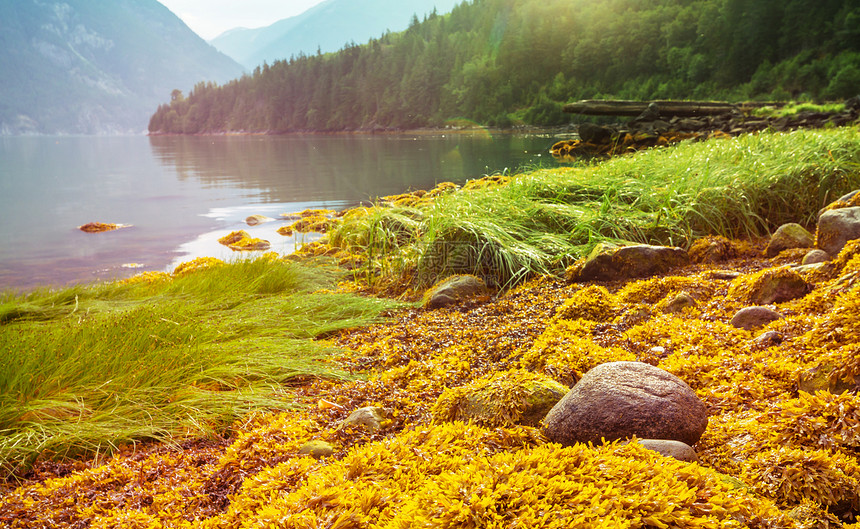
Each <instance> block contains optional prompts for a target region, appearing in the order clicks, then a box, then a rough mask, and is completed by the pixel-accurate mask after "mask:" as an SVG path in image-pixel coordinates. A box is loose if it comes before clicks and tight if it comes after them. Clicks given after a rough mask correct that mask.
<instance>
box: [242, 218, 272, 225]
mask: <svg viewBox="0 0 860 529" xmlns="http://www.w3.org/2000/svg"><path fill="white" fill-rule="evenodd" d="M273 220H275V219H273V218H272V217H267V216H265V215H251V216H250V217H248V218H246V219H245V224H247V225H248V226H256V225H257V224H262V223H264V222H271V221H273Z"/></svg>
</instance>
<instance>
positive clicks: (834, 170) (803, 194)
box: [332, 128, 860, 286]
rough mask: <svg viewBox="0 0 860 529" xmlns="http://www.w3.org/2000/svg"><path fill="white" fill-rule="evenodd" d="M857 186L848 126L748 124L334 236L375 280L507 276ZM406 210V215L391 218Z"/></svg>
mask: <svg viewBox="0 0 860 529" xmlns="http://www.w3.org/2000/svg"><path fill="white" fill-rule="evenodd" d="M857 187H860V133H858V131H857V130H856V129H855V128H841V129H833V130H814V131H813V130H803V131H796V132H792V133H785V134H779V133H761V134H748V135H743V136H740V137H737V138H732V139H719V140H710V141H706V142H684V143H681V144H678V145H676V146H673V147H670V148H664V149H652V150H648V151H642V152H638V153H635V154H632V155H628V156H621V157H617V158H613V159H611V160H609V161H606V162H603V163H599V164H594V165H591V166H587V167H574V168H556V169H541V170H537V171H532V172H528V173H524V174H520V175H517V176H516V177H515V178H514V179H513V180H512V181H511V182H510V183H509V184H507V185H504V186H495V187H493V186H491V187H487V188H480V189H473V190H469V191H459V192H454V193H448V194H445V195H442V196H440V197H438V198H436V199H435V201H433V203H432V204H431V205H429V206H424V207H419V208H413V209H412V210H409V211H407V210H405V209H404V208H387V209H386V208H380V209H377V210H375V211H374V214H373V217H372V222H371V221H368V219H367V218H360V219H357V220H356V221H354V222H351V221H350V219H348V218H347V219H346V220H345V222H344V223H343V225H342V226H341V227H340V228H339V229H338V232H336V233H335V234H333V236H332V242H333V243H335V244H338V245H340V246H343V247H347V248H350V250H351V251H357V250H359V251H360V250H365V251H367V252H368V253H372V255H370V259H368V263H369V264H368V267H367V269H366V271H367V273H368V274H369V275H371V274H375V276H374V277H376V279H377V280H378V281H383V280H385V278H386V277H387V278H388V280H389V281H391V282H398V281H399V282H401V283H411V284H413V285H416V284H417V285H419V286H421V285H423V286H426V285H428V284H432V283H433V282H434V281H435V280H436V279H438V278H439V276H444V275H447V274H450V273H474V274H477V275H480V276H482V277H484V278H485V279H487V280H489V281H490V282H494V283H497V284H499V285H502V286H504V285H510V284H513V283H516V282H519V281H520V280H521V279H523V278H525V277H528V276H530V275H533V274H539V273H547V272H557V271H559V270H560V269H561V268H562V267H563V266H565V265H566V264H568V263H570V262H571V261H572V260H575V259H577V258H579V257H582V256H584V255H587V254H588V252H590V251H591V250H592V249H593V248H594V247H595V246H596V245H597V244H598V243H602V242H613V241H626V242H633V243H649V244H665V245H676V246H681V247H688V246H689V245H690V244H691V243H692V242H693V241H694V240H695V239H696V238H698V237H701V236H704V235H723V236H726V237H730V238H738V237H759V236H764V235H766V234H768V233H769V232H771V231H772V230H774V229H775V228H776V227H778V226H779V225H781V224H783V223H786V222H798V223H801V224H804V225H806V226H810V227H814V222H815V219H816V215H817V212H818V210H819V209H820V208H821V207H823V206H824V205H826V204H827V203H828V202H830V201H832V200H835V199H836V198H838V197H839V196H841V195H842V194H843V193H845V192H848V191H851V190H853V189H856V188H857ZM407 213H408V217H409V219H411V220H410V222H409V223H404V222H402V221H401V220H399V219H401V218H402V217H403V216H404V215H405V214H407ZM395 226H396V227H397V229H393V227H395ZM371 231H372V233H371ZM368 241H372V243H373V244H372V246H368Z"/></svg>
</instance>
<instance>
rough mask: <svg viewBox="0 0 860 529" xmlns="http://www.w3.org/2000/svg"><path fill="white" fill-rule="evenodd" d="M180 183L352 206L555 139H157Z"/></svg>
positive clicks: (494, 163)
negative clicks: (237, 187)
mask: <svg viewBox="0 0 860 529" xmlns="http://www.w3.org/2000/svg"><path fill="white" fill-rule="evenodd" d="M150 143H151V145H152V148H153V152H154V153H155V155H156V157H157V158H158V159H159V160H160V161H162V162H163V163H166V164H171V165H172V166H173V167H174V168H175V169H176V171H177V173H178V174H179V176H180V178H189V177H194V178H197V179H199V180H200V181H201V182H202V183H203V184H204V185H207V186H215V187H218V186H223V185H241V186H243V187H250V188H253V189H255V190H257V191H259V192H260V193H261V196H263V197H264V198H265V200H266V201H269V202H292V201H297V202H306V201H321V200H323V201H324V200H339V201H345V202H348V203H355V202H358V201H362V200H368V199H373V198H375V197H379V196H385V195H388V194H398V193H402V192H403V191H405V190H407V189H429V188H432V187H434V186H435V185H436V184H437V183H439V182H444V181H453V182H463V181H465V180H467V179H469V178H478V177H480V176H482V175H484V174H488V173H492V172H494V171H503V170H505V169H508V170H513V169H515V168H517V167H519V166H520V165H523V164H531V163H534V162H536V161H539V160H540V159H541V158H542V157H543V154H544V152H545V151H546V149H547V148H548V147H547V144H549V143H551V141H550V140H547V139H542V138H535V137H526V136H514V135H497V136H495V137H492V136H489V135H487V134H478V135H468V134H453V135H444V136H441V135H440V136H429V135H352V134H349V135H347V134H345V135H289V136H232V137H231V136H219V137H152V138H150Z"/></svg>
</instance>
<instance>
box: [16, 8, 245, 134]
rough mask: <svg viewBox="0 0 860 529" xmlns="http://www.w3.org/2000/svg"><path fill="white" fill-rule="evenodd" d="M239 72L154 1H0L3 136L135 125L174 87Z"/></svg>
mask: <svg viewBox="0 0 860 529" xmlns="http://www.w3.org/2000/svg"><path fill="white" fill-rule="evenodd" d="M241 74H242V67H241V66H239V65H238V64H237V63H235V62H234V61H233V60H231V59H230V58H229V57H227V56H225V55H223V54H221V53H219V52H217V51H216V50H215V49H214V48H212V47H211V46H209V45H208V44H206V42H205V41H203V39H201V38H200V37H198V36H197V35H195V34H194V33H193V32H192V31H191V30H190V29H188V27H187V26H185V24H183V23H182V21H180V20H179V19H178V18H177V17H176V16H175V15H174V14H173V13H171V12H170V11H169V10H168V9H167V8H166V7H164V6H162V5H161V4H159V3H158V2H156V1H155V0H66V1H65V2H36V1H32V0H27V1H14V2H10V1H6V2H0V134H20V133H84V134H92V133H118V132H138V133H139V132H141V131H143V130H145V129H146V124H147V120H148V118H149V115H150V114H151V113H152V109H153V108H154V107H155V106H156V105H157V104H158V102H159V101H163V100H164V99H165V98H167V97H169V96H170V93H171V90H173V89H174V88H181V89H186V90H187V89H188V88H191V87H192V86H194V84H195V83H197V82H200V81H204V80H212V81H218V82H223V81H227V80H229V79H232V78H235V77H237V76H239V75H241Z"/></svg>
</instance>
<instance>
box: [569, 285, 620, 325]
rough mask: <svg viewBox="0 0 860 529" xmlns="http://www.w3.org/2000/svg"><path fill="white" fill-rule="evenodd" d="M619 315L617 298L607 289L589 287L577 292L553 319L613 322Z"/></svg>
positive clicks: (597, 286)
mask: <svg viewBox="0 0 860 529" xmlns="http://www.w3.org/2000/svg"><path fill="white" fill-rule="evenodd" d="M617 313H618V308H617V307H616V299H615V296H613V295H612V294H610V293H609V291H608V290H606V287H602V286H599V285H589V286H587V287H585V288H583V289H580V290H578V291H577V292H575V293H574V294H573V295H572V296H571V297H570V299H568V300H567V301H565V302H564V304H563V305H562V306H561V307H559V308H558V310H556V312H555V315H554V316H553V319H565V320H576V319H583V320H592V321H597V322H604V321H611V320H612V319H613V318H615V316H616V314H617Z"/></svg>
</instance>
